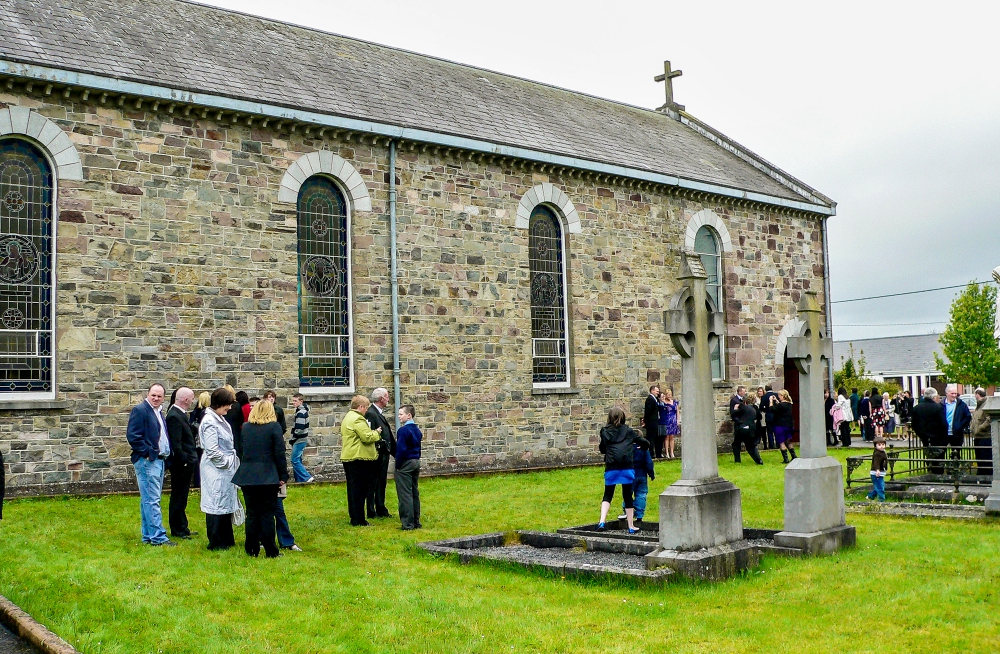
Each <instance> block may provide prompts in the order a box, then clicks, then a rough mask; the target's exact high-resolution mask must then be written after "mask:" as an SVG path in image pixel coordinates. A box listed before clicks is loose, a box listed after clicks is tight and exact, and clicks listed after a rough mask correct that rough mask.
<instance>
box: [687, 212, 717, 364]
mask: <svg viewBox="0 0 1000 654" xmlns="http://www.w3.org/2000/svg"><path fill="white" fill-rule="evenodd" d="M694 251H695V253H696V254H698V255H700V256H701V263H702V265H703V266H705V272H706V273H707V274H708V279H707V280H706V281H705V286H706V290H707V291H708V294H709V296H711V298H712V300H713V301H714V302H715V306H716V307H718V308H719V310H720V311H722V310H723V307H722V255H721V252H720V251H721V248H720V247H719V237H718V236H717V235H716V233H715V230H713V229H712V228H711V227H709V226H707V225H703V226H702V227H701V228H699V229H698V233H697V234H695V237H694ZM722 352H723V344H722V340H721V339H720V340H719V342H718V343H717V344H716V346H715V349H713V350H712V378H713V379H716V380H719V379H722V378H723V366H722V360H723V359H722Z"/></svg>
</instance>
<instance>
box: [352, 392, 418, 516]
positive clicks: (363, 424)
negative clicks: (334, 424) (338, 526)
mask: <svg viewBox="0 0 1000 654" xmlns="http://www.w3.org/2000/svg"><path fill="white" fill-rule="evenodd" d="M388 405H389V391H388V390H386V389H384V388H376V389H375V391H374V392H372V397H371V399H370V400H369V399H368V398H367V397H365V396H363V395H356V396H354V397H353V398H351V408H350V410H349V411H348V412H347V415H346V416H344V420H343V421H342V422H341V424H340V436H341V451H340V462H341V464H342V465H343V466H344V476H345V477H346V478H347V512H348V514H349V515H350V518H351V526H353V527H366V526H368V525H369V524H370V523H369V522H368V520H371V519H374V518H388V517H391V515H390V513H389V510H388V509H387V508H386V506H385V487H386V481H387V478H388V473H389V459H390V457H395V459H396V471H395V474H394V478H395V482H396V497H397V501H398V508H399V520H400V523H401V524H402V529H403V530H404V531H409V530H411V529H420V528H421V527H423V525H422V524H420V488H419V478H420V446H421V442H422V441H423V434H422V433H421V432H420V429H419V428H418V427H417V425H416V423H415V422H414V417H415V415H416V409H414V407H413V405H412V404H404V405H403V406H401V407H399V411H398V412H397V417H398V418H399V424H400V425H401V426H400V428H399V432H398V433H397V434H396V435H395V436H394V435H393V433H392V426H391V425H390V424H389V421H388V420H387V419H386V417H385V415H384V413H383V412H384V411H385V409H386V407H388Z"/></svg>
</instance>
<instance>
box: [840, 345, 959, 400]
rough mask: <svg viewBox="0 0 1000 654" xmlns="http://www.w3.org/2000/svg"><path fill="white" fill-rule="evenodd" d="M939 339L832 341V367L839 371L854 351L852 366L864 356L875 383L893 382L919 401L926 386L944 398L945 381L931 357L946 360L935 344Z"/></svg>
mask: <svg viewBox="0 0 1000 654" xmlns="http://www.w3.org/2000/svg"><path fill="white" fill-rule="evenodd" d="M939 336H940V334H921V335H919V336H890V337H887V338H860V339H856V340H853V341H834V343H833V361H834V367H835V368H836V369H837V370H840V369H841V368H842V367H843V366H844V362H845V361H847V359H848V358H849V357H850V356H851V352H852V350H853V353H854V361H855V363H857V362H858V360H859V359H860V358H861V357H862V356H864V359H865V370H867V371H868V374H869V376H870V377H873V378H874V379H878V380H881V381H891V382H895V383H897V384H899V385H900V386H902V388H903V390H904V391H910V392H911V393H913V396H914V397H918V396H919V394H920V393H922V392H923V390H924V389H925V388H927V387H928V386H933V387H934V388H936V389H937V391H938V393H942V394H943V393H944V387H945V378H944V374H942V372H941V371H940V370H938V368H937V364H936V363H935V362H934V353H935V352H937V354H938V356H940V357H941V358H942V359H944V360H945V361H947V360H948V359H947V357H945V356H944V354H943V352H942V349H941V344H940V343H939V342H938V337H939ZM847 390H851V389H847ZM860 390H862V391H863V390H864V389H860Z"/></svg>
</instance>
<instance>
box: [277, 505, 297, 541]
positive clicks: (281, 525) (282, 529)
mask: <svg viewBox="0 0 1000 654" xmlns="http://www.w3.org/2000/svg"><path fill="white" fill-rule="evenodd" d="M274 523H275V527H276V528H277V530H278V547H291V546H292V545H294V544H295V536H292V530H291V529H289V528H288V517H287V516H286V515H285V500H284V498H281V497H279V498H278V509H277V510H276V511H275V512H274Z"/></svg>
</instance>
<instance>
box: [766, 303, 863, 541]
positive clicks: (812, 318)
mask: <svg viewBox="0 0 1000 654" xmlns="http://www.w3.org/2000/svg"><path fill="white" fill-rule="evenodd" d="M798 310H799V318H800V319H801V320H802V321H803V322H802V325H801V326H800V327H799V330H798V334H796V335H795V336H792V337H790V338H789V339H788V343H787V345H786V346H785V347H786V349H785V352H786V355H787V357H788V358H789V359H790V360H792V361H793V362H794V363H795V367H796V369H798V371H799V397H798V402H799V421H800V429H799V438H800V441H801V442H800V450H799V452H800V456H799V458H797V459H794V460H793V461H792V462H791V463H789V464H788V466H787V467H786V468H785V529H784V531H781V532H779V533H778V534H776V535H775V537H774V542H775V544H777V545H782V546H786V547H796V548H799V549H803V550H805V551H806V552H807V553H812V554H821V553H830V552H834V551H836V550H838V549H840V548H841V547H844V546H846V545H853V544H854V541H855V533H854V527H849V526H847V525H846V524H845V520H844V473H843V469H842V468H841V465H840V462H839V461H837V460H836V459H834V458H833V457H831V456H828V455H827V452H826V405H825V402H824V400H823V381H824V377H825V375H824V369H823V364H824V362H827V363H829V362H830V361H832V360H833V344H832V341H831V340H830V338H829V337H828V336H827V335H826V329H825V327H824V322H823V320H822V318H821V317H820V313H821V311H820V304H819V301H818V300H817V298H816V293H814V292H808V293H803V294H802V299H801V300H800V302H799V307H798Z"/></svg>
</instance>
